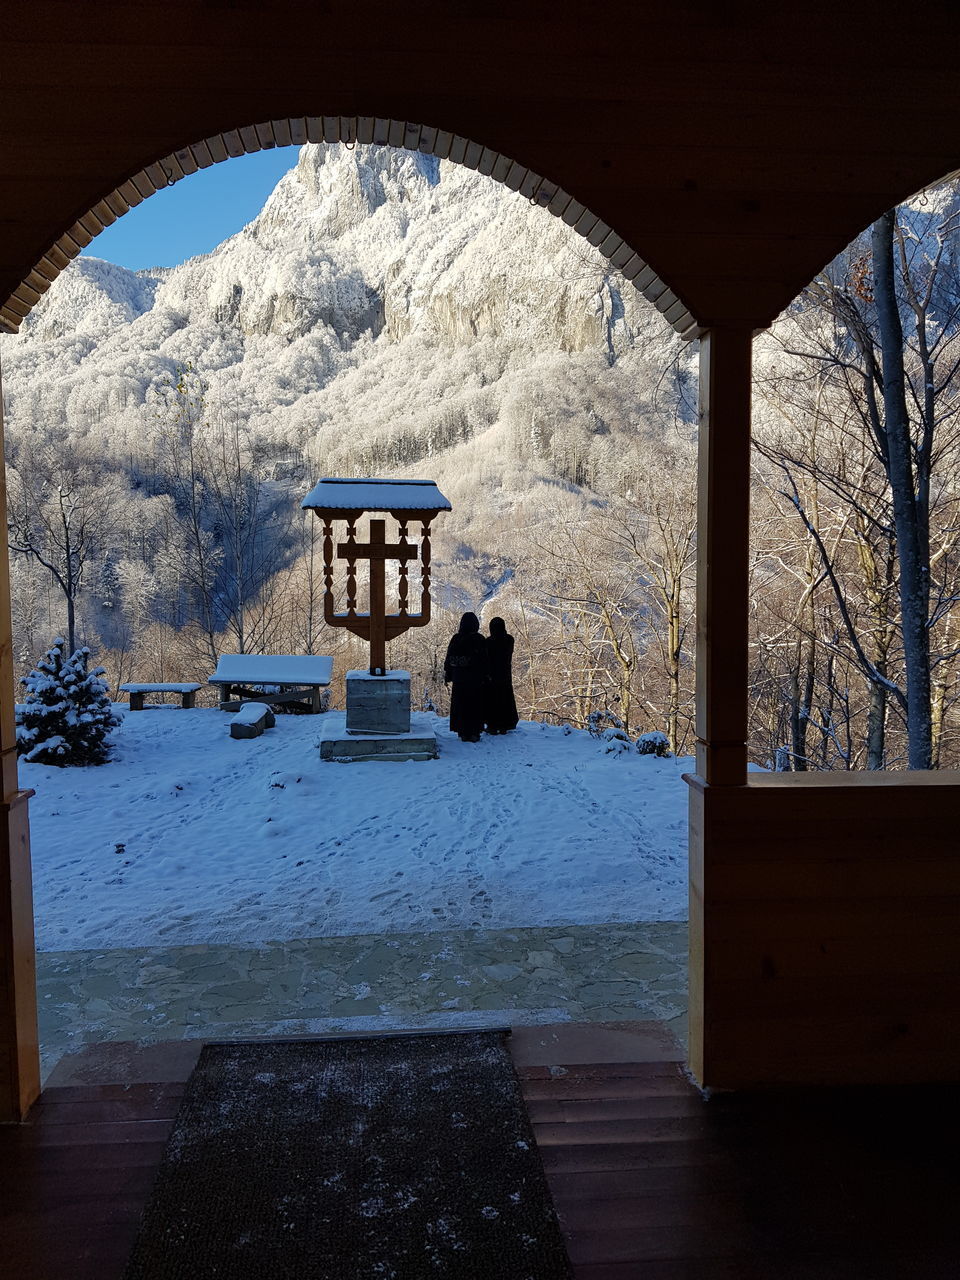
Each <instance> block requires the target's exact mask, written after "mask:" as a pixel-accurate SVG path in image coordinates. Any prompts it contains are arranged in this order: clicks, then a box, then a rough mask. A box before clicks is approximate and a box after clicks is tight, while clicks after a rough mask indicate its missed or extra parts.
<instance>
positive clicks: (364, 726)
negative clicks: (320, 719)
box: [346, 671, 410, 734]
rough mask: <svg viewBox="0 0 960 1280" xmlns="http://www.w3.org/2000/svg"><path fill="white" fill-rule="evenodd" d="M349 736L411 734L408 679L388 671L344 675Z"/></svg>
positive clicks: (401, 674) (405, 673) (407, 675)
mask: <svg viewBox="0 0 960 1280" xmlns="http://www.w3.org/2000/svg"><path fill="white" fill-rule="evenodd" d="M346 731H347V733H348V734H350V733H357V734H390V733H409V732H410V676H409V674H408V673H407V672H406V671H388V672H387V674H386V675H385V676H371V675H369V674H368V673H367V672H366V671H348V672H347V720H346Z"/></svg>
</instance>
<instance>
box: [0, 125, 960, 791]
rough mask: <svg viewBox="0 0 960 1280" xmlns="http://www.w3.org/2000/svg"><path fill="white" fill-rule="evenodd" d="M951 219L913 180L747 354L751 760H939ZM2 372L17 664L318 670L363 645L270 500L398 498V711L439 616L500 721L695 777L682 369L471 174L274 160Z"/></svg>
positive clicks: (19, 339) (107, 270)
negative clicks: (422, 564)
mask: <svg viewBox="0 0 960 1280" xmlns="http://www.w3.org/2000/svg"><path fill="white" fill-rule="evenodd" d="M294 154H295V153H294ZM187 180H188V181H189V179H187ZM958 210H960V197H958V189H957V185H956V184H952V185H945V186H944V187H942V188H940V189H938V190H937V191H934V192H931V193H927V194H926V195H925V196H923V197H921V198H919V199H918V200H916V201H914V202H913V203H911V204H910V205H909V206H904V207H903V208H901V209H900V210H899V211H898V213H897V217H896V218H895V219H891V220H890V225H889V226H888V227H887V228H886V240H885V241H884V240H883V239H882V237H881V238H879V239H878V234H877V232H876V229H873V230H871V229H867V230H866V231H865V233H864V235H863V236H862V237H861V238H860V239H859V240H858V241H857V242H855V243H854V244H853V245H852V246H850V248H849V249H848V250H847V251H846V252H845V253H844V254H843V255H841V257H840V258H838V259H837V260H836V261H835V262H834V263H833V264H831V266H830V267H829V268H828V269H827V270H826V271H825V272H824V273H823V275H822V276H821V277H820V278H818V279H817V280H816V281H814V282H812V284H811V285H810V287H809V288H808V289H807V290H806V291H805V292H804V294H803V295H802V296H801V297H800V298H798V299H797V301H796V303H795V304H794V306H793V307H792V308H791V309H790V310H789V311H788V312H787V313H785V314H784V316H782V317H781V319H780V320H779V321H778V322H777V324H776V325H775V326H774V327H773V329H771V330H770V331H769V332H767V333H765V334H763V335H761V336H760V337H759V338H758V341H757V344H756V357H755V371H756V390H755V438H756V449H755V478H754V493H753V551H752V556H753V575H754V581H753V586H754V590H753V595H752V601H753V616H752V645H751V663H752V668H751V677H752V692H753V697H752V703H751V708H750V712H751V755H752V758H753V759H754V760H755V761H757V762H758V763H760V764H764V765H769V766H771V767H779V768H816V769H821V768H827V769H845V768H884V767H888V768H890V767H893V768H895V767H900V768H903V767H906V766H907V764H908V762H910V761H916V759H917V751H918V750H919V749H920V747H919V746H918V744H919V743H920V741H921V737H922V735H923V734H924V733H925V734H926V738H925V739H924V741H926V742H927V744H928V748H929V749H928V755H927V758H928V760H929V762H930V763H931V764H933V765H934V766H935V767H936V766H940V767H956V766H957V765H958V763H960V710H958V695H960V667H958V662H960V602H958V576H960V575H958V559H960V556H958V542H960V456H958V455H960V423H958V421H957V410H958V408H960V374H958V361H960V252H958V250H960V228H958V217H960V215H958ZM130 216H136V214H135V213H134V214H132V215H130ZM878 225H879V224H878ZM881 230H882V229H881ZM884 246H886V247H884ZM887 267H889V271H887ZM885 271H886V275H884V272H885ZM891 289H892V290H893V291H894V292H895V294H896V297H897V300H898V302H897V305H895V306H894V308H893V312H892V313H891V310H890V308H889V307H885V306H884V299H885V298H887V297H888V296H890V294H891ZM892 316H893V317H894V318H896V319H898V320H899V325H900V331H899V338H898V337H897V333H896V332H895V330H896V325H895V324H893V323H892ZM895 351H899V353H900V359H899V366H898V367H899V369H900V371H901V373H902V387H903V392H902V396H901V399H900V401H897V400H896V397H895V396H894V395H893V394H892V392H891V387H892V386H893V385H894V382H895V379H893V378H892V376H891V375H890V373H889V372H888V373H887V374H886V375H885V374H884V370H888V371H889V370H891V369H893V368H894V364H895V362H894V363H891V353H893V352H895ZM0 355H2V359H3V367H4V400H5V412H6V431H7V455H8V466H9V474H8V487H9V493H8V523H9V528H10V541H11V548H12V565H11V573H12V593H13V607H14V628H15V643H16V647H17V659H18V661H19V662H20V664H21V667H22V669H23V671H26V670H27V669H28V668H29V667H31V666H32V665H33V663H34V662H35V661H36V659H37V658H38V657H39V656H40V655H41V654H42V653H43V652H44V650H45V649H46V648H47V647H48V645H49V644H50V642H51V641H52V639H53V638H54V636H56V635H57V634H61V633H66V632H67V631H68V630H72V631H73V633H74V638H75V641H76V643H77V644H81V643H82V644H86V645H89V646H90V647H91V649H93V650H94V651H95V653H96V658H97V661H98V662H100V663H102V664H103V665H104V666H105V667H106V669H107V676H108V679H109V681H110V684H111V686H112V687H113V688H116V686H117V684H119V683H120V682H122V681H125V680H131V679H136V680H141V681H155V680H168V681H169V680H193V679H197V680H203V679H205V678H206V676H207V675H208V674H209V673H210V672H211V671H212V670H213V666H214V664H215V661H216V658H217V656H218V654H219V653H221V652H299V653H318V652H323V653H330V652H332V653H333V654H334V656H335V670H336V671H337V673H338V676H339V677H340V678H341V679H342V675H343V673H344V671H345V670H347V669H348V668H349V667H351V666H355V665H362V663H363V655H362V648H361V647H360V646H359V645H358V643H357V642H356V641H355V640H353V639H352V638H350V637H348V636H346V635H345V633H344V632H342V631H337V632H331V631H330V630H328V629H325V628H324V626H323V622H322V602H321V593H322V585H323V583H322V572H321V566H320V555H319V541H318V536H317V535H318V533H319V524H318V522H316V521H315V520H314V519H313V517H312V516H310V517H309V519H308V518H307V515H308V514H309V513H302V512H301V511H300V510H299V500H300V498H301V497H302V496H303V494H304V493H305V492H306V491H307V489H309V488H310V487H311V486H312V485H313V484H314V482H315V481H316V480H317V479H318V478H319V477H320V476H322V475H341V476H364V475H387V476H391V475H393V476H401V475H404V476H411V477H417V476H420V477H426V478H430V479H433V480H436V481H437V483H438V484H439V486H440V488H441V489H442V491H443V492H444V493H445V494H446V496H447V497H448V498H449V499H450V500H451V502H452V504H453V511H452V513H450V514H448V515H445V516H441V517H439V519H438V521H437V523H436V525H435V528H434V545H433V555H434V566H433V568H434V573H433V583H434V588H435V597H436V602H437V608H436V611H435V621H434V623H433V624H432V625H431V626H430V627H428V628H425V629H424V630H422V631H413V632H410V633H408V634H407V635H406V636H404V637H401V638H400V639H399V640H397V641H395V642H393V644H392V645H391V648H390V651H389V657H390V661H391V662H392V663H393V664H394V665H396V666H402V667H407V668H409V669H410V670H411V671H412V672H413V675H414V688H415V691H416V695H417V697H418V699H420V701H421V702H422V704H423V705H424V706H427V707H431V706H432V707H434V708H436V709H437V710H440V711H444V710H445V708H446V703H445V694H444V689H443V683H442V658H443V651H444V649H445V646H446V640H447V637H448V635H449V633H450V632H451V631H452V630H453V629H454V627H455V622H456V618H457V617H458V615H459V614H460V612H462V611H463V610H464V609H467V608H472V609H475V610H476V611H478V612H480V613H482V616H483V617H484V619H485V620H488V619H489V618H490V617H491V616H494V615H496V614H500V615H502V616H503V617H504V618H505V619H506V620H507V625H508V628H509V629H510V630H511V631H512V632H513V633H514V634H515V635H516V637H517V654H518V658H517V670H516V685H517V694H518V703H519V705H520V708H521V715H522V716H524V717H525V718H531V719H542V720H549V721H554V722H569V723H572V724H573V725H576V726H584V725H586V724H587V723H588V722H589V718H590V716H591V714H593V713H597V712H600V713H608V714H609V715H610V716H611V717H615V718H616V719H618V720H619V721H621V722H623V723H624V724H625V725H626V727H628V729H629V730H630V731H631V732H634V733H640V732H644V731H647V730H651V729H659V730H663V731H664V732H666V733H667V734H668V735H669V737H670V740H671V744H672V746H673V748H674V750H675V751H677V752H679V753H684V752H688V751H689V750H690V749H691V747H692V741H693V682H694V677H693V637H694V620H693V589H694V558H695V553H696V527H695V501H694V490H695V462H696V436H697V416H696V350H695V348H694V347H691V346H685V345H684V344H682V343H681V342H680V341H679V339H677V338H676V337H675V336H674V335H673V334H672V332H670V331H668V329H667V328H666V326H665V325H664V323H663V321H662V319H661V318H660V317H659V316H658V315H657V313H656V312H655V311H653V309H652V308H651V307H649V306H648V304H647V303H646V302H645V301H644V300H643V299H642V298H641V297H640V296H639V295H638V294H637V293H636V291H635V290H634V289H633V288H632V286H631V285H629V284H628V283H626V282H625V281H623V280H622V279H621V278H620V277H619V276H618V275H617V274H616V273H615V272H614V271H612V269H610V268H609V265H608V264H606V263H604V262H603V261H602V259H600V258H599V256H598V255H596V254H595V252H594V251H593V250H592V249H591V248H590V247H589V246H588V245H587V244H586V243H585V242H584V241H582V240H581V239H580V238H579V237H578V236H576V235H575V234H574V233H573V232H572V231H571V230H570V229H569V228H567V227H566V226H564V225H563V224H562V223H559V222H558V221H557V220H555V219H553V218H551V217H550V216H549V215H548V214H546V213H544V212H543V211H542V210H540V209H536V208H533V207H531V206H530V204H529V203H528V202H526V201H524V200H523V199H521V198H520V197H519V196H517V195H515V194H513V193H511V192H509V191H507V190H505V189H504V188H502V187H500V186H498V185H497V184H495V183H493V182H492V181H491V180H490V179H487V178H484V177H482V176H480V175H478V174H475V173H472V172H470V171H468V170H465V169H462V168H457V167H456V166H451V165H448V164H446V163H443V162H439V161H437V160H435V159H433V158H432V157H426V156H421V155H418V154H413V153H409V152H405V151H394V150H391V149H389V148H376V147H361V146H358V147H356V148H355V149H353V150H348V149H347V148H345V147H342V146H309V147H305V148H303V150H302V151H301V152H300V154H299V159H298V161H297V163H296V165H295V167H294V168H292V169H291V171H290V172H289V173H288V174H287V175H286V176H285V177H284V178H283V179H282V180H281V181H280V183H279V184H278V186H277V188H276V190H275V191H274V193H273V195H272V196H271V197H270V199H269V200H268V202H267V204H266V205H265V207H264V209H263V211H262V212H261V213H260V215H259V216H258V217H257V218H256V219H255V220H254V221H253V222H252V223H250V224H249V226H247V227H246V228H244V230H242V231H241V232H239V233H238V234H237V235H235V236H233V237H232V238H231V239H229V240H227V241H226V242H225V243H224V244H222V245H221V246H220V247H219V248H218V249H216V250H215V251H214V252H213V253H211V254H208V255H205V256H203V257H199V258H194V259H191V260H189V261H188V262H185V263H183V264H182V265H180V266H178V267H176V268H172V269H158V270H155V271H144V272H136V273H133V272H129V271H127V270H125V269H123V268H120V267H117V266H113V265H111V264H109V263H106V262H103V261H100V260H98V259H96V258H91V257H84V258H80V259H78V260H77V261H76V262H75V263H74V264H73V265H72V266H71V267H70V268H69V270H67V271H66V272H65V273H64V274H63V275H62V276H61V277H60V279H59V280H58V281H57V282H56V284H55V285H54V286H53V287H52V288H51V289H50V291H49V293H48V294H47V295H46V296H45V298H44V299H43V301H42V302H41V303H40V305H39V306H38V307H37V308H36V309H35V311H34V312H33V314H32V315H31V317H30V318H29V320H28V321H27V322H26V323H25V325H24V327H23V331H22V333H21V334H20V335H17V336H5V337H4V338H3V339H2V346H0ZM898 385H899V384H898ZM904 568H906V572H907V578H906V579H904V577H903V574H904ZM412 587H413V592H414V598H415V592H416V583H413V584H412ZM902 587H904V588H905V589H903V590H902V589H901V588H902ZM905 601H906V602H907V608H906V610H905V609H904V602H905ZM905 618H906V626H905V625H904V619H905ZM924 646H926V649H925V650H924ZM924 652H925V653H926V657H924ZM924 664H925V666H924ZM924 670H925V671H926V681H927V682H926V685H924V683H923V679H922V677H923V672H924ZM908 675H909V679H910V689H911V691H915V690H917V689H920V690H921V694H920V696H919V698H918V697H916V696H914V695H913V693H911V699H908V697H907V682H908ZM924 690H925V692H924ZM337 694H338V691H337V690H336V689H335V698H336V696H337ZM921 703H922V706H921ZM918 707H920V708H921V711H922V713H923V714H920V713H919V712H918ZM921 721H923V723H922V724H921Z"/></svg>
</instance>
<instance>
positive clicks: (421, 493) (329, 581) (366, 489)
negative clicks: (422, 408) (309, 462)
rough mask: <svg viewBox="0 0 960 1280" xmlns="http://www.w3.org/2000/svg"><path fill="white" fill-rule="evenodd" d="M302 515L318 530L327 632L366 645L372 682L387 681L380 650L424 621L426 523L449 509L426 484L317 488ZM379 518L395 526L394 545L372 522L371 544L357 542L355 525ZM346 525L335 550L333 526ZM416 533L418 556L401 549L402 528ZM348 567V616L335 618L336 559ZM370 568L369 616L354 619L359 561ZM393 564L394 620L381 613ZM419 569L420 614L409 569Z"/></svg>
mask: <svg viewBox="0 0 960 1280" xmlns="http://www.w3.org/2000/svg"><path fill="white" fill-rule="evenodd" d="M301 505H302V506H303V507H305V508H307V509H309V510H311V511H314V512H316V514H317V517H318V518H319V519H320V520H321V521H322V522H323V575H324V590H323V617H324V620H325V622H326V623H327V625H328V626H331V627H345V628H346V629H347V630H348V631H351V632H352V633H353V634H354V635H356V636H360V637H361V638H362V639H364V640H368V641H369V643H370V674H371V675H372V676H382V675H386V672H387V658H386V644H387V641H388V640H393V639H394V638H395V637H396V636H399V635H402V634H403V632H404V631H408V630H410V628H411V627H425V626H426V625H427V623H428V622H429V621H430V522H431V521H432V520H433V519H434V517H435V516H436V515H437V514H438V513H439V512H440V511H449V510H450V509H451V507H450V503H449V502H448V501H447V499H446V498H445V497H444V496H443V494H442V493H441V492H440V490H439V489H438V488H437V486H436V485H435V484H434V483H433V481H432V480H334V479H325V480H321V481H320V482H319V483H318V484H317V485H315V486H314V488H313V489H311V491H310V492H309V493H308V494H307V496H306V497H305V498H304V500H303V503H302V504H301ZM371 511H378V512H379V511H385V512H387V513H389V515H391V516H392V517H393V518H394V519H395V520H396V522H397V524H398V526H399V529H398V537H397V541H396V542H388V541H387V535H386V521H385V520H371V521H370V541H369V542H358V541H357V521H358V520H359V519H360V517H361V516H362V515H364V514H365V513H366V512H371ZM335 520H345V521H346V525H347V535H346V541H345V542H338V543H337V544H336V556H334V536H333V525H334V521H335ZM411 521H416V522H417V523H418V524H419V525H420V527H421V535H420V546H419V548H418V547H417V546H415V545H413V544H411V543H410V542H408V541H407V527H408V525H409V524H410V522H411ZM335 558H336V559H337V560H344V561H346V566H347V574H346V578H347V581H346V588H347V599H346V605H347V608H346V612H345V613H337V612H336V610H335V599H334V591H333V584H334V559H335ZM358 560H360V561H362V560H367V561H369V564H370V609H369V612H368V613H358V611H357V561H358ZM388 560H395V561H397V578H398V581H397V600H398V608H397V612H396V613H387V585H386V565H387V561H388ZM410 561H419V565H420V582H421V586H420V611H419V613H411V612H410V610H409V608H408V593H409V576H408V575H409V562H410Z"/></svg>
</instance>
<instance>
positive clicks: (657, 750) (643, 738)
mask: <svg viewBox="0 0 960 1280" xmlns="http://www.w3.org/2000/svg"><path fill="white" fill-rule="evenodd" d="M637 750H638V751H639V752H640V754H641V755H642V756H668V755H670V739H669V738H668V737H667V735H666V734H665V733H661V732H660V730H659V729H651V730H650V732H649V733H641V735H640V737H639V738H638V739H637Z"/></svg>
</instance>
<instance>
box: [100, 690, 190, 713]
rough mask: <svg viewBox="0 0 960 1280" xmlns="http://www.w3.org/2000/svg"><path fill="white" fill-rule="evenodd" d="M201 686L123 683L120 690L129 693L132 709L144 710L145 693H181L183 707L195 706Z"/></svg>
mask: <svg viewBox="0 0 960 1280" xmlns="http://www.w3.org/2000/svg"><path fill="white" fill-rule="evenodd" d="M199 688H200V685H199V684H122V685H121V686H120V692H121V693H129V695H130V710H131V711H142V710H143V695H144V694H145V693H179V695H180V706H181V707H187V708H189V707H194V706H196V703H197V690H198V689H199Z"/></svg>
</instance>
